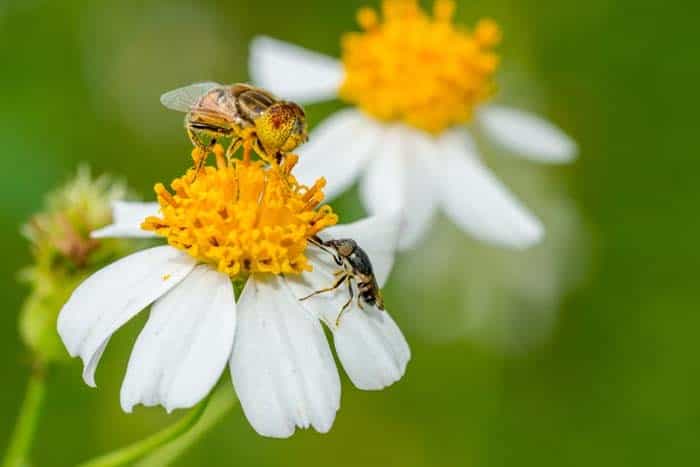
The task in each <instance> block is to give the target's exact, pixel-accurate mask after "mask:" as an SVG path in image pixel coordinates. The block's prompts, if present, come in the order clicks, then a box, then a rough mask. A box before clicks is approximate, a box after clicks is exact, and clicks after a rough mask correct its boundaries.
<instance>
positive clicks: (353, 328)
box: [333, 307, 411, 391]
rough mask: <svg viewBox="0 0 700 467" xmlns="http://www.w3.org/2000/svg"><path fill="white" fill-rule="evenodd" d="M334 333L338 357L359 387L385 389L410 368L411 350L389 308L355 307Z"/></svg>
mask: <svg viewBox="0 0 700 467" xmlns="http://www.w3.org/2000/svg"><path fill="white" fill-rule="evenodd" d="M333 335H334V339H335V349H336V351H337V352H338V358H340V361H341V363H342V364H343V368H344V369H345V372H346V373H347V374H348V376H349V377H350V380H351V381H352V382H353V384H354V385H355V386H357V387H358V388H360V389H364V390H367V391H376V390H379V389H383V388H385V387H387V386H390V385H392V384H394V383H395V382H396V381H398V380H400V379H401V377H403V375H404V373H405V372H406V366H407V365H408V361H409V360H410V359H411V350H410V349H409V347H408V343H407V342H406V339H405V338H404V336H403V334H401V330H400V329H399V327H398V326H397V325H396V323H395V322H394V320H393V319H391V316H389V313H387V312H386V311H381V310H378V309H377V308H375V307H365V309H364V310H360V309H358V308H356V307H355V309H354V310H352V309H351V310H350V311H348V312H346V313H345V314H344V315H343V317H342V318H341V321H340V326H339V327H338V329H337V330H336V331H335V332H334V333H333Z"/></svg>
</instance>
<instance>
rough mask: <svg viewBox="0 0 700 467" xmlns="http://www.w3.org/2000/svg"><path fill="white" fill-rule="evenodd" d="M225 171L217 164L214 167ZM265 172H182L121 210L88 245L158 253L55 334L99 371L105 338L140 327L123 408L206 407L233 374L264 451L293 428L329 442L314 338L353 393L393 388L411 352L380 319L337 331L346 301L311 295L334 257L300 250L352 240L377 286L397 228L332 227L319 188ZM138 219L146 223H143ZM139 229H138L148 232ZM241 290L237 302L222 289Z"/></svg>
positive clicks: (106, 283) (89, 291) (331, 374)
mask: <svg viewBox="0 0 700 467" xmlns="http://www.w3.org/2000/svg"><path fill="white" fill-rule="evenodd" d="M219 156H220V157H221V158H223V156H222V155H219ZM292 164H293V163H291V164H288V167H286V169H284V170H286V172H285V173H286V174H287V175H283V174H282V172H278V171H277V170H268V169H265V168H264V165H263V163H262V162H250V161H240V160H236V161H234V162H233V166H231V167H226V166H225V164H221V165H219V167H218V168H214V167H206V168H205V169H204V171H202V172H200V173H199V174H198V175H197V177H196V178H195V177H194V172H193V171H192V170H190V171H189V172H188V173H187V174H185V176H183V177H181V178H178V179H176V180H175V181H174V182H173V183H172V185H171V186H172V189H173V193H171V192H170V191H168V190H166V188H165V187H164V186H163V185H160V184H158V185H156V193H157V194H158V203H152V204H144V203H118V204H116V205H115V216H114V218H115V224H114V225H112V226H108V227H106V228H104V229H101V230H99V231H97V232H95V233H94V236H96V237H103V236H114V235H116V236H121V237H141V236H143V235H144V231H145V232H147V233H150V234H152V235H153V234H155V235H159V236H162V237H165V238H166V239H167V241H168V245H166V246H158V247H154V248H150V249H147V250H144V251H140V252H138V253H135V254H132V255H131V256H128V257H126V258H123V259H121V260H119V261H117V262H115V263H113V264H111V265H109V266H107V267H106V268H104V269H102V270H100V271H98V272H97V273H95V274H94V275H92V276H91V277H89V278H88V279H87V280H86V281H85V282H83V283H82V284H81V285H80V286H79V287H78V288H77V289H76V290H75V292H74V293H73V295H72V296H71V297H70V299H69V301H68V302H67V303H66V304H65V306H64V307H63V309H62V310H61V313H60V316H59V319H58V331H59V334H60V336H61V338H62V340H63V342H64V344H65V346H66V347H67V349H68V351H69V352H70V354H71V355H72V356H79V357H80V358H82V360H83V362H84V365H85V366H84V371H83V379H84V380H85V382H86V383H87V384H88V385H90V386H94V385H95V369H96V368H97V365H98V363H99V361H100V357H101V356H102V353H103V351H104V350H105V347H106V346H107V344H108V342H109V340H110V338H111V336H112V334H113V333H114V332H116V331H117V330H118V329H119V328H120V327H121V326H123V325H124V324H125V323H126V322H127V321H129V320H130V319H132V318H133V317H134V316H136V315H137V314H138V313H139V312H140V311H141V310H143V309H144V308H146V307H148V306H149V305H152V308H151V312H150V316H149V319H148V322H147V323H146V325H145V327H144V328H143V330H142V331H141V333H140V335H139V337H138V339H137V340H136V343H135V345H134V347H133V350H132V353H131V357H130V359H129V364H128V368H127V372H126V376H125V378H124V381H123V384H122V388H121V405H122V408H123V409H124V411H126V412H131V410H132V408H133V407H134V406H135V405H137V404H143V405H146V406H153V405H162V406H164V407H165V408H166V409H167V410H168V411H172V410H174V409H178V408H186V407H192V406H193V405H195V404H196V403H197V402H199V401H200V400H201V399H203V398H204V397H205V396H206V395H207V394H208V393H209V392H210V390H211V389H212V387H213V386H214V385H215V384H216V383H217V381H218V380H219V378H220V376H221V374H222V372H223V370H224V368H225V366H226V364H227V363H228V364H229V367H230V372H231V377H232V380H233V384H234V387H235V390H236V393H237V394H238V397H239V399H240V402H241V406H242V408H243V411H244V413H245V415H246V417H247V418H248V420H249V421H250V423H251V425H252V426H253V428H254V429H255V430H256V431H257V432H258V433H260V434H262V435H265V436H272V437H288V436H291V435H292V434H293V433H294V431H295V429H296V427H301V428H308V427H310V426H311V427H313V428H314V429H316V430H317V431H319V432H323V433H325V432H327V431H328V430H329V429H330V428H331V425H332V424H333V421H334V419H335V413H336V411H337V410H338V408H339V406H340V379H339V376H338V371H337V369H336V366H335V362H334V359H333V356H332V354H331V351H330V348H329V346H328V342H327V340H326V337H325V335H324V332H323V329H322V326H321V323H320V322H319V321H322V322H324V323H326V325H327V326H328V327H329V328H330V330H331V332H332V334H333V336H334V343H335V347H336V351H337V354H338V357H339V359H340V362H341V363H342V365H343V367H344V368H345V371H346V373H347V374H348V376H349V378H350V380H351V381H352V382H353V383H354V384H355V386H357V387H358V388H360V389H366V390H379V389H382V388H384V387H386V386H388V385H390V384H392V383H394V382H396V381H397V380H399V379H400V378H401V377H402V376H403V374H404V372H405V370H406V365H407V363H408V360H409V359H410V351H409V347H408V344H407V343H406V340H405V339H404V337H403V335H402V334H401V331H400V330H399V329H398V327H397V326H396V324H395V322H394V321H393V320H392V318H391V317H390V316H389V315H388V314H387V313H386V312H385V311H383V310H379V309H377V308H376V307H372V306H368V305H367V304H364V305H363V309H360V308H359V307H358V302H357V301H356V300H355V301H353V302H352V305H351V307H350V308H349V309H348V310H347V311H346V312H345V313H344V314H343V316H342V319H341V320H340V321H339V323H336V317H337V315H338V313H339V311H340V310H341V308H342V306H343V304H344V303H345V301H346V300H347V298H348V290H347V289H346V288H340V289H338V290H336V291H334V292H332V293H326V294H321V295H317V296H315V297H313V298H311V299H308V300H305V301H300V300H299V298H301V297H305V296H307V295H309V294H311V293H312V292H314V291H316V290H318V289H321V288H324V287H328V286H329V285H330V284H332V282H333V280H334V272H336V271H337V269H338V266H337V265H335V263H334V262H333V260H332V258H331V257H330V255H329V254H328V253H326V252H323V251H321V250H320V249H318V248H316V247H314V246H309V243H307V240H308V239H309V238H310V237H311V236H313V235H318V236H319V237H321V238H322V239H330V238H353V239H355V240H356V241H357V242H358V244H359V245H361V246H362V248H363V249H364V250H365V251H366V252H367V253H368V254H369V256H370V257H371V259H372V261H373V265H374V271H375V274H376V278H377V281H378V282H379V284H383V283H384V281H385V280H386V278H387V276H388V274H389V271H390V269H391V267H392V263H393V249H394V244H395V242H396V238H397V232H396V229H395V227H394V224H395V222H393V221H391V220H386V219H382V218H380V217H373V218H369V219H365V220H362V221H359V222H355V223H353V224H348V225H338V226H333V224H335V222H336V221H337V216H336V215H335V214H333V212H332V210H331V209H330V208H329V207H328V206H323V207H320V208H318V206H319V204H320V202H321V201H322V199H323V194H322V192H321V189H322V187H323V180H319V181H318V182H317V183H316V184H314V185H313V186H312V187H310V188H309V187H306V186H302V185H299V184H298V183H297V182H296V180H295V179H294V177H292V176H291V175H288V174H289V170H290V169H291V165H292ZM148 214H152V215H151V216H148ZM144 218H146V220H145V221H144ZM242 279H245V280H246V282H245V286H244V288H243V291H242V293H241V295H240V297H239V298H238V300H237V301H236V300H235V298H234V287H233V284H232V280H242Z"/></svg>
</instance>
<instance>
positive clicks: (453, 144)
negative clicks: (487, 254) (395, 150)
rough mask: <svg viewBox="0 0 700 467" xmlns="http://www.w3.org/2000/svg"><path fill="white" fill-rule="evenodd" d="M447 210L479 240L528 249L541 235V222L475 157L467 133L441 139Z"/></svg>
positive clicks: (542, 232)
mask: <svg viewBox="0 0 700 467" xmlns="http://www.w3.org/2000/svg"><path fill="white" fill-rule="evenodd" d="M441 143H442V151H443V155H444V168H443V171H444V176H443V180H442V182H441V183H440V189H441V196H442V203H443V207H444V209H445V211H446V213H447V214H448V215H449V216H450V217H451V218H452V220H453V221H454V222H455V223H457V224H458V225H459V226H460V227H462V228H463V229H464V230H466V231H468V232H470V233H471V234H472V235H474V236H475V237H476V238H478V239H479V240H483V241H486V242H490V243H493V244H496V245H501V246H507V247H512V248H527V247H529V246H532V245H534V244H535V243H537V242H539V241H540V240H541V239H542V237H543V236H544V229H543V227H542V224H541V222H540V221H539V220H538V219H537V218H536V217H535V216H533V215H532V214H531V213H530V212H528V211H527V209H526V208H525V207H523V206H522V205H521V204H520V202H519V201H518V200H517V199H515V197H513V195H512V194H511V193H510V192H509V191H508V189H507V188H506V187H505V186H504V185H503V184H502V183H501V182H500V181H498V180H497V179H496V178H495V177H494V176H493V174H492V173H491V171H490V170H489V169H488V168H487V167H485V166H484V165H483V164H482V163H481V162H480V161H479V159H478V158H477V156H476V152H475V151H476V150H475V148H474V146H473V144H472V143H471V139H470V138H469V135H467V134H466V133H464V132H459V131H452V132H450V133H448V134H446V135H444V136H443V137H442V138H441Z"/></svg>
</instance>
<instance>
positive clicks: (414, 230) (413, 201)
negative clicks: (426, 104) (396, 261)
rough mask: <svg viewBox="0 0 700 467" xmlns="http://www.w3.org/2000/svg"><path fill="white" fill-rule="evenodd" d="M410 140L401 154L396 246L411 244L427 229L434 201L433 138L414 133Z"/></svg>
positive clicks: (435, 158) (403, 247) (435, 150)
mask: <svg viewBox="0 0 700 467" xmlns="http://www.w3.org/2000/svg"><path fill="white" fill-rule="evenodd" d="M412 139H413V143H412V144H411V145H410V148H409V150H408V151H406V153H405V154H404V157H405V158H406V160H405V162H404V166H403V167H404V173H403V179H404V182H403V186H404V195H403V201H404V207H403V209H402V216H401V235H400V239H399V249H400V250H406V249H409V248H412V247H413V246H415V245H416V244H417V243H418V242H419V241H420V240H421V239H422V238H423V236H424V235H425V233H426V232H427V231H428V228H429V227H430V225H431V223H432V218H433V214H434V213H435V209H436V207H437V205H438V201H439V200H438V195H437V193H438V189H437V187H436V186H435V183H436V180H437V179H436V177H435V175H434V174H435V173H436V171H437V170H438V161H439V160H440V157H439V156H440V153H439V149H438V146H437V143H436V141H435V140H434V139H433V138H432V137H430V136H427V135H422V134H420V133H417V132H416V133H414V135H413V138H412Z"/></svg>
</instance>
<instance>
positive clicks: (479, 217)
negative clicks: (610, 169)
mask: <svg viewBox="0 0 700 467" xmlns="http://www.w3.org/2000/svg"><path fill="white" fill-rule="evenodd" d="M382 5H383V21H380V19H379V17H378V15H377V14H376V13H375V12H374V11H373V10H371V9H362V10H360V12H359V14H358V20H359V23H360V25H361V26H362V28H363V29H364V31H363V32H361V33H352V34H348V35H346V36H345V37H344V38H343V59H342V61H338V60H335V59H332V58H330V57H326V56H323V55H320V54H317V53H315V52H311V51H308V50H305V49H302V48H300V47H297V46H294V45H291V44H287V43H284V42H281V41H278V40H275V39H271V38H268V37H258V38H256V39H255V40H254V41H253V43H252V46H251V55H250V72H251V76H252V79H253V81H254V82H255V83H256V84H257V85H260V86H262V87H264V88H267V89H270V90H271V91H273V92H275V93H277V94H279V95H280V96H283V97H284V98H287V99H292V100H296V101H299V102H301V103H311V102H317V101H321V100H325V99H331V98H334V97H340V98H341V99H342V100H344V101H346V102H349V103H351V104H353V105H355V106H356V108H350V109H346V110H342V111H340V112H338V113H337V114H335V115H333V116H331V117H329V118H328V120H326V121H325V122H323V123H322V124H321V125H320V126H319V127H318V128H317V129H316V130H315V131H314V132H313V133H312V136H311V138H310V142H309V143H308V144H306V145H305V146H303V147H301V148H300V150H299V153H300V155H301V162H300V164H299V167H298V170H297V172H298V174H297V175H298V177H299V178H300V179H301V180H302V181H304V182H308V181H309V180H313V179H315V178H317V177H318V176H319V175H320V174H323V175H325V176H326V178H327V179H328V186H327V189H326V190H327V193H328V196H329V197H330V198H333V197H335V196H336V195H338V194H339V193H341V192H343V191H344V190H346V189H347V188H348V187H349V186H350V185H352V184H353V183H354V181H355V180H356V179H358V178H360V196H361V199H362V202H363V204H364V206H365V207H366V209H367V210H368V211H369V212H370V213H371V214H380V213H389V212H393V211H395V210H399V212H401V213H402V216H401V235H400V242H399V247H400V248H402V249H405V248H410V247H411V246H413V245H415V244H416V243H417V242H418V241H419V240H420V239H421V238H422V237H423V235H424V234H425V233H426V231H427V228H428V226H429V225H430V220H431V219H432V218H433V215H434V213H435V212H436V210H438V209H442V211H444V212H445V213H446V214H447V215H448V216H449V218H450V219H452V221H453V222H455V223H456V224H457V225H459V226H460V227H461V228H462V229H463V230H465V231H467V232H469V233H471V234H472V235H473V236H474V237H476V238H477V239H479V240H483V241H486V242H490V243H493V244H496V245H500V246H506V247H512V248H526V247H529V246H531V245H533V244H535V243H537V242H539V241H540V240H541V239H542V238H543V235H544V229H543V226H542V223H541V222H540V220H539V219H537V218H536V217H535V216H534V215H533V214H532V213H530V212H529V211H528V210H527V209H526V208H525V207H524V206H522V205H521V204H520V202H519V201H518V200H517V199H516V198H515V197H514V196H513V195H512V194H511V193H510V192H509V191H508V189H507V188H506V187H505V186H504V185H503V184H502V183H501V182H500V181H499V180H498V179H496V178H495V177H494V175H493V174H492V173H491V171H490V170H489V169H488V167H486V165H484V164H483V163H482V161H481V158H480V156H479V152H478V150H477V148H476V146H475V144H474V141H473V139H472V135H471V134H470V132H469V131H468V130H467V129H466V127H464V126H463V124H466V123H468V122H469V121H471V120H472V119H473V120H474V123H476V125H477V126H478V127H479V128H480V129H481V130H483V132H484V134H485V135H486V136H487V137H489V138H490V139H491V140H492V141H494V142H496V143H498V144H500V145H501V146H503V147H504V148H505V149H508V150H510V151H513V152H515V153H518V154H520V155H522V156H523V157H526V158H529V159H531V160H534V161H539V162H547V163H564V162H569V161H571V160H572V159H573V158H574V156H575V154H576V151H577V149H576V144H575V143H574V142H573V141H572V140H571V139H570V138H569V137H567V136H566V135H565V134H563V133H562V132H561V131H560V130H559V129H558V128H556V127H555V126H554V125H552V124H551V123H549V122H547V121H545V120H543V119H541V118H539V117H537V116H534V115H532V114H529V113H526V112H523V111H519V110H515V109H511V108H507V107H501V106H495V105H482V104H483V102H484V101H485V100H487V99H488V98H489V97H490V96H491V95H492V94H493V91H494V84H493V81H492V77H493V73H494V72H495V70H496V68H497V63H498V59H497V57H496V56H495V55H494V54H493V53H492V51H491V49H492V48H493V46H495V45H496V44H497V43H498V42H499V40H500V31H499V29H498V27H497V26H496V25H495V24H494V23H493V22H492V21H489V20H482V21H481V22H479V23H478V24H477V26H476V28H475V29H474V31H473V32H472V33H471V34H469V33H467V32H466V31H465V30H463V29H461V28H459V27H456V26H453V24H452V22H451V19H452V13H453V11H454V2H452V1H451V0H436V1H435V4H434V15H433V17H430V16H428V15H427V14H426V13H425V12H423V11H422V10H421V9H420V7H419V6H418V4H417V2H416V1H414V0H385V1H384V2H383V4H382ZM331 149H332V151H331ZM329 154H333V155H334V156H333V157H329Z"/></svg>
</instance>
